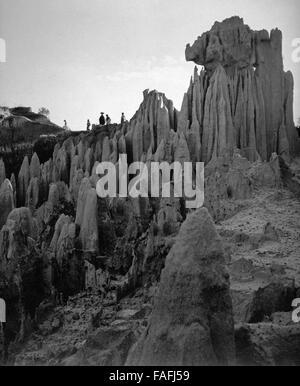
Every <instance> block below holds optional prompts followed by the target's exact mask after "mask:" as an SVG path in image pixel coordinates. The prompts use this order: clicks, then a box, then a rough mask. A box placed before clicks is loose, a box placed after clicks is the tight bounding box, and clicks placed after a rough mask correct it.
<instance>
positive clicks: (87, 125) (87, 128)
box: [86, 119, 91, 131]
mask: <svg viewBox="0 0 300 386" xmlns="http://www.w3.org/2000/svg"><path fill="white" fill-rule="evenodd" d="M90 127H91V122H90V120H89V119H88V120H87V123H86V130H87V131H90Z"/></svg>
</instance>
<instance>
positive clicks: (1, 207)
mask: <svg viewBox="0 0 300 386" xmlns="http://www.w3.org/2000/svg"><path fill="white" fill-rule="evenodd" d="M14 201H15V200H14V191H13V187H12V184H11V182H10V181H9V180H8V179H5V180H4V181H3V183H2V184H1V186H0V230H1V228H2V226H3V225H4V224H5V223H6V219H7V217H8V215H9V214H10V212H11V211H12V210H13V209H14V207H15V202H14Z"/></svg>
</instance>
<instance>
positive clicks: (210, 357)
mask: <svg viewBox="0 0 300 386" xmlns="http://www.w3.org/2000/svg"><path fill="white" fill-rule="evenodd" d="M228 279H229V276H228V273H227V272H226V269H225V259H224V250H223V247H222V243H221V239H220V237H219V236H218V234H217V232H216V229H215V227H214V224H213V221H212V219H211V218H210V216H209V214H208V212H207V210H206V209H200V210H198V211H196V212H194V213H193V214H191V215H190V216H189V217H188V218H187V220H186V221H185V223H183V225H182V227H181V229H180V232H179V235H178V237H177V240H176V243H175V245H174V246H173V248H172V249H171V251H170V253H169V255H168V257H167V260H166V267H165V268H164V270H163V272H162V275H161V281H160V287H159V292H158V295H157V297H156V301H155V304H154V308H153V312H152V315H151V316H150V321H149V326H148V328H147V330H146V332H145V335H144V336H143V337H142V339H141V340H140V341H139V342H138V344H137V346H136V347H135V348H134V349H133V351H132V353H131V354H130V355H129V359H128V362H127V364H129V365H153V366H158V365H160V366H167V365H173V366H174V365H177V366H179V365H181V366H183V365H187V364H189V365H203V364H233V361H234V336H233V335H234V334H233V316H232V305H231V299H230V295H229V280H228Z"/></svg>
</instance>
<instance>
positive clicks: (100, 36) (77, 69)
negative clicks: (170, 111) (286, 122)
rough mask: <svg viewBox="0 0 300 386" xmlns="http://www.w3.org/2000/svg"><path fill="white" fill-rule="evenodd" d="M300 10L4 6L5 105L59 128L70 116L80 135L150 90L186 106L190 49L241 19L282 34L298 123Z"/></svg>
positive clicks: (117, 1) (181, 1)
mask: <svg viewBox="0 0 300 386" xmlns="http://www.w3.org/2000/svg"><path fill="white" fill-rule="evenodd" d="M299 11H300V2H299V0H251V1H246V0H231V1H224V0H210V1H207V0H205V1H203V0H0V42H1V41H2V42H3V40H4V41H5V43H6V62H5V63H1V62H0V105H5V106H9V107H14V106H20V105H23V106H31V107H32V108H33V110H34V111H37V110H38V109H39V108H40V107H47V108H48V109H49V110H50V119H51V120H52V121H53V122H55V123H57V124H59V125H63V120H64V119H66V120H67V122H68V126H69V127H70V128H71V129H72V130H83V129H85V127H86V121H87V119H88V118H89V119H90V120H91V122H92V123H94V122H97V121H98V117H99V113H100V112H101V111H104V112H105V113H108V114H109V115H110V117H111V118H112V121H113V122H118V121H119V120H120V116H121V113H122V112H125V115H126V117H127V119H129V118H131V117H132V115H133V114H134V113H135V111H136V110H137V109H138V107H139V105H140V103H141V102H142V92H143V90H145V89H147V88H149V89H157V90H158V91H160V92H164V93H165V94H166V96H167V97H168V98H169V99H172V100H173V101H174V104H175V107H177V108H178V109H180V106H181V102H182V98H183V94H184V92H186V90H187V88H188V84H189V79H190V76H191V75H192V73H193V68H194V64H193V63H192V62H189V63H187V62H186V61H185V59H184V51H185V46H186V44H187V43H193V42H194V40H195V39H196V38H197V37H198V36H200V35H201V34H202V33H203V32H205V31H208V30H209V29H210V28H211V27H212V25H213V24H214V22H215V21H222V20H223V19H225V18H227V17H230V16H233V15H238V16H240V17H243V18H244V21H245V23H247V24H248V25H249V26H250V27H251V28H252V29H256V30H260V29H267V30H271V29H272V28H275V27H278V28H279V29H281V30H282V32H283V56H284V65H285V69H286V70H291V71H292V72H293V75H294V80H295V108H294V113H295V120H296V119H297V118H298V117H300V87H299V85H300V61H299V62H298V63H297V61H295V60H294V61H293V59H292V53H293V51H294V50H295V47H293V45H292V44H293V41H294V44H295V39H297V38H298V39H299V42H298V44H299V45H300V22H299V14H300V12H299ZM1 39H2V40H1ZM296 42H297V41H296ZM299 58H300V54H299ZM0 61H1V60H0Z"/></svg>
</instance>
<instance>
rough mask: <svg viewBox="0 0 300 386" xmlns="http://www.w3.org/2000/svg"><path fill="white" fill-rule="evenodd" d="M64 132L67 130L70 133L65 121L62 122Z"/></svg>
mask: <svg viewBox="0 0 300 386" xmlns="http://www.w3.org/2000/svg"><path fill="white" fill-rule="evenodd" d="M63 129H64V130H67V131H70V128H69V127H68V124H67V121H66V120H64V127H63Z"/></svg>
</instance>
